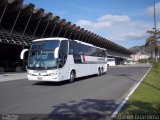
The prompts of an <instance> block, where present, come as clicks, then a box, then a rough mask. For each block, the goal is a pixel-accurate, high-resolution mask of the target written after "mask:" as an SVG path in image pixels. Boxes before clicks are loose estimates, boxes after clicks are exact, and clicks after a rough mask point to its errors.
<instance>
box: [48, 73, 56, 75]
mask: <svg viewBox="0 0 160 120" xmlns="http://www.w3.org/2000/svg"><path fill="white" fill-rule="evenodd" d="M48 75H49V76H54V75H57V73H49V74H48Z"/></svg>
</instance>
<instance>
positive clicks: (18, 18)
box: [0, 0, 132, 72]
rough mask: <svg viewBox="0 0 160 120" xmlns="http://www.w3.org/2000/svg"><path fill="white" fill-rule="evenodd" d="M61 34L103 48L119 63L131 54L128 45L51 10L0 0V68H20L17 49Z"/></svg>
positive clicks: (18, 0) (14, 1)
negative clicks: (61, 16)
mask: <svg viewBox="0 0 160 120" xmlns="http://www.w3.org/2000/svg"><path fill="white" fill-rule="evenodd" d="M46 37H47V38H48V37H65V38H69V39H72V40H80V41H83V42H86V43H90V44H93V45H95V46H98V47H102V48H105V49H107V51H108V52H107V55H108V57H114V58H115V59H116V64H121V63H122V62H123V61H124V60H125V59H126V58H129V57H130V55H131V54H132V52H131V51H129V50H128V49H126V48H124V47H122V46H120V45H118V44H116V43H114V42H111V41H110V40H108V39H106V38H103V37H101V36H99V35H97V34H95V33H92V32H91V31H88V30H86V29H84V28H81V27H80V26H77V25H75V24H72V23H71V22H69V21H66V20H65V19H62V18H60V17H59V16H54V14H53V13H50V12H49V13H47V12H45V10H44V9H43V8H38V9H37V8H36V7H35V5H33V4H31V3H30V4H23V0H0V72H15V71H17V72H18V71H22V70H24V68H25V67H24V66H25V64H26V61H25V60H24V61H22V60H20V52H21V51H22V49H24V48H30V45H31V43H32V40H34V39H37V38H46Z"/></svg>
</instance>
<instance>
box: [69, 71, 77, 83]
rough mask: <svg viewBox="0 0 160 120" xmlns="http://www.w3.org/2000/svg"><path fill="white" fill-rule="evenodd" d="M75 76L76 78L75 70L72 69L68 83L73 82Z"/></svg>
mask: <svg viewBox="0 0 160 120" xmlns="http://www.w3.org/2000/svg"><path fill="white" fill-rule="evenodd" d="M75 78H76V72H75V71H74V70H72V71H71V73H70V78H69V82H70V83H72V82H74V80H75Z"/></svg>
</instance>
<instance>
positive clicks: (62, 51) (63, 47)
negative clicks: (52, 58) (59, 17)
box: [59, 40, 68, 68]
mask: <svg viewBox="0 0 160 120" xmlns="http://www.w3.org/2000/svg"><path fill="white" fill-rule="evenodd" d="M67 54H68V41H65V40H64V41H61V44H60V48H59V68H62V67H63V66H64V65H65V63H66V60H67Z"/></svg>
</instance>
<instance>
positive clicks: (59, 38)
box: [33, 37, 68, 42]
mask: <svg viewBox="0 0 160 120" xmlns="http://www.w3.org/2000/svg"><path fill="white" fill-rule="evenodd" d="M46 40H60V41H61V40H68V39H67V38H61V37H51V38H40V39H35V40H33V42H36V41H46Z"/></svg>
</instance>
